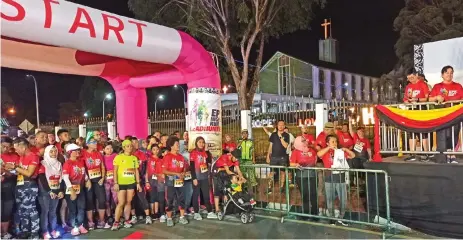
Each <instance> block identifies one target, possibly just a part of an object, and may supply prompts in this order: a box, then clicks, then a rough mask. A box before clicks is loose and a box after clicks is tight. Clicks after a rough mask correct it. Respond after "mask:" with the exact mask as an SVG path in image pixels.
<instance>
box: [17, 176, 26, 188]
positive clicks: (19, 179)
mask: <svg viewBox="0 0 463 240" xmlns="http://www.w3.org/2000/svg"><path fill="white" fill-rule="evenodd" d="M16 185H17V186H22V185H24V176H23V175H21V174H19V175H18V178H17V179H16Z"/></svg>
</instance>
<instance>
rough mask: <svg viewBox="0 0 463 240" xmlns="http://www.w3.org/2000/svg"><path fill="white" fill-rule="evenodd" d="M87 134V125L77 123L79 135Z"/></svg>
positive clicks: (84, 135)
mask: <svg viewBox="0 0 463 240" xmlns="http://www.w3.org/2000/svg"><path fill="white" fill-rule="evenodd" d="M86 136H87V125H86V124H79V137H83V138H85V137H86Z"/></svg>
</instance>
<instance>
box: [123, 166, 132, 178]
mask: <svg viewBox="0 0 463 240" xmlns="http://www.w3.org/2000/svg"><path fill="white" fill-rule="evenodd" d="M122 176H124V177H135V168H127V169H125V170H124V172H122Z"/></svg>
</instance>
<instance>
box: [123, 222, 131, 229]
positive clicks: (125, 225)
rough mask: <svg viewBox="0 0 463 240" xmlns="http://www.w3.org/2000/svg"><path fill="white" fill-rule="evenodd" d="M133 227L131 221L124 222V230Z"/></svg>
mask: <svg viewBox="0 0 463 240" xmlns="http://www.w3.org/2000/svg"><path fill="white" fill-rule="evenodd" d="M131 227H132V224H131V223H130V221H125V222H124V228H131Z"/></svg>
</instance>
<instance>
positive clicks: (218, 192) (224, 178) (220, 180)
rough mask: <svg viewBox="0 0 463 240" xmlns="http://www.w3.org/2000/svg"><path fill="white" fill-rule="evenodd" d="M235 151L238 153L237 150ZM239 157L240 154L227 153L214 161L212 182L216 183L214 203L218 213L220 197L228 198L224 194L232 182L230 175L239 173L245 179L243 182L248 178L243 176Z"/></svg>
mask: <svg viewBox="0 0 463 240" xmlns="http://www.w3.org/2000/svg"><path fill="white" fill-rule="evenodd" d="M233 153H235V154H237V153H236V152H233ZM238 157H239V156H238V155H232V153H226V154H223V155H222V156H220V158H219V159H217V161H216V162H215V163H214V168H213V173H215V175H213V178H212V182H213V184H214V205H215V212H216V213H219V212H220V207H219V202H220V198H221V197H223V198H224V199H225V198H226V196H224V189H225V187H227V186H226V185H227V184H228V183H229V182H230V178H229V176H230V175H234V174H235V173H237V174H238V176H239V177H240V179H242V180H243V183H245V182H246V179H245V178H244V177H243V174H242V173H241V170H240V163H239V162H238Z"/></svg>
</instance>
